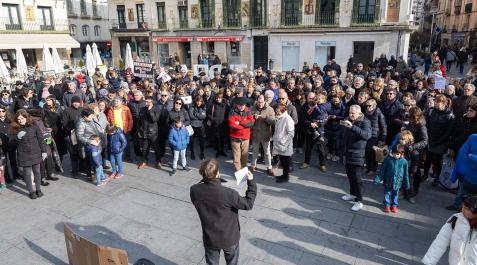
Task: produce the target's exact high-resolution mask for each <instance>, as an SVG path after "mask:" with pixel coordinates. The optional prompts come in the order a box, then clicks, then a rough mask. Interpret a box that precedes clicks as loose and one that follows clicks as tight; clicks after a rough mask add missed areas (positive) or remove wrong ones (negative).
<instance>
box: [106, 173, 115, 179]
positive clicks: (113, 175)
mask: <svg viewBox="0 0 477 265" xmlns="http://www.w3.org/2000/svg"><path fill="white" fill-rule="evenodd" d="M114 178H116V173H111V174H110V175H109V176H108V179H114Z"/></svg>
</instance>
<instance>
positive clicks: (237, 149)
mask: <svg viewBox="0 0 477 265" xmlns="http://www.w3.org/2000/svg"><path fill="white" fill-rule="evenodd" d="M233 104H234V108H233V109H232V110H231V111H230V115H229V127H230V140H231V142H232V153H233V156H234V167H235V170H240V169H242V168H244V167H246V166H247V159H248V147H249V144H250V128H251V127H252V126H253V124H254V122H255V119H254V118H253V115H252V113H250V112H249V110H248V108H247V106H246V104H247V99H246V98H244V97H239V98H235V99H234V101H233Z"/></svg>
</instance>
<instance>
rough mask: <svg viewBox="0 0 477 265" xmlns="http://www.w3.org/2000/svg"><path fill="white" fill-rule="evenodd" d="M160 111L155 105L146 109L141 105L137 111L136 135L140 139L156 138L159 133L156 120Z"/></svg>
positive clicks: (159, 115)
mask: <svg viewBox="0 0 477 265" xmlns="http://www.w3.org/2000/svg"><path fill="white" fill-rule="evenodd" d="M160 117H161V111H160V109H159V108H158V107H157V106H154V107H152V109H150V110H149V109H148V108H147V107H143V108H142V109H141V110H140V112H139V126H138V128H137V130H138V131H137V132H138V136H139V138H141V139H156V138H157V135H158V133H159V127H158V123H157V122H158V121H159V118H160Z"/></svg>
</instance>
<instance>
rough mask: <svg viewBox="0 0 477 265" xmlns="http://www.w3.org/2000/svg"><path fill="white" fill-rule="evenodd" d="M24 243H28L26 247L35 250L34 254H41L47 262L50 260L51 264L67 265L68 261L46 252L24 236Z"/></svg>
mask: <svg viewBox="0 0 477 265" xmlns="http://www.w3.org/2000/svg"><path fill="white" fill-rule="evenodd" d="M24 240H25V243H26V244H27V245H28V247H29V248H30V249H31V250H32V251H33V252H35V253H36V254H38V255H40V256H42V257H43V258H44V259H46V260H48V262H51V264H55V265H68V263H66V262H64V261H62V260H61V259H59V258H57V257H55V256H54V255H53V254H51V253H50V252H48V251H47V250H46V249H44V248H42V247H40V246H39V245H37V244H35V243H33V242H31V241H30V240H28V239H26V238H24Z"/></svg>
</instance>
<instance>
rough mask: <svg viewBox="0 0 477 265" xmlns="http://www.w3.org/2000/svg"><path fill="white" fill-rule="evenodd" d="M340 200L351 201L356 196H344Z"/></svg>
mask: <svg viewBox="0 0 477 265" xmlns="http://www.w3.org/2000/svg"><path fill="white" fill-rule="evenodd" d="M341 199H342V200H343V201H353V200H354V199H356V196H353V195H348V194H346V195H343V197H341Z"/></svg>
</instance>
